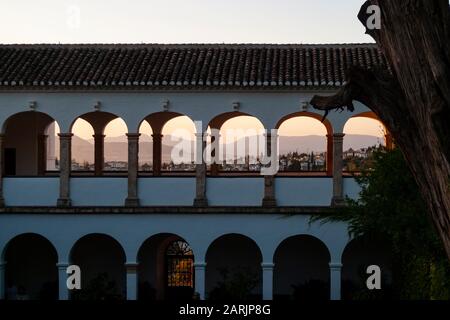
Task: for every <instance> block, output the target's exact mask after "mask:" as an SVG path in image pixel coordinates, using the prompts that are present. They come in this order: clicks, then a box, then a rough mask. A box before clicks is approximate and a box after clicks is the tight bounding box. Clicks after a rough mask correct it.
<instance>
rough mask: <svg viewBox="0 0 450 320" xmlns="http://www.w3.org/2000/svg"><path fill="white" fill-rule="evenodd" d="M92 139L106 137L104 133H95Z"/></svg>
mask: <svg viewBox="0 0 450 320" xmlns="http://www.w3.org/2000/svg"><path fill="white" fill-rule="evenodd" d="M92 137H93V138H104V137H106V135H105V134H103V133H94V134H93V135H92Z"/></svg>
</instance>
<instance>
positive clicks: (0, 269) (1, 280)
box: [0, 261, 6, 300]
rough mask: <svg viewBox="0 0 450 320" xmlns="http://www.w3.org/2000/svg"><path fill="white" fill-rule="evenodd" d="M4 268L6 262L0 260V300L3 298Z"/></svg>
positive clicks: (4, 284) (4, 285)
mask: <svg viewBox="0 0 450 320" xmlns="http://www.w3.org/2000/svg"><path fill="white" fill-rule="evenodd" d="M5 269H6V263H4V262H1V261H0V300H5V298H6V296H5V287H6V279H5Z"/></svg>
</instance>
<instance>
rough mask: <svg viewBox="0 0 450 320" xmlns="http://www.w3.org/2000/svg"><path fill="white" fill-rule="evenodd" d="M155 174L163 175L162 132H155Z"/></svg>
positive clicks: (153, 135)
mask: <svg viewBox="0 0 450 320" xmlns="http://www.w3.org/2000/svg"><path fill="white" fill-rule="evenodd" d="M152 137H153V175H154V176H158V177H159V176H160V175H161V165H162V138H163V135H162V134H161V133H153V134H152Z"/></svg>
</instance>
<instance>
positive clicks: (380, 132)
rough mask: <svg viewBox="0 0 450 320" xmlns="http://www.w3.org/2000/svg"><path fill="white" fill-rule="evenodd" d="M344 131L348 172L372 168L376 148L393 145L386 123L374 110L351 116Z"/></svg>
mask: <svg viewBox="0 0 450 320" xmlns="http://www.w3.org/2000/svg"><path fill="white" fill-rule="evenodd" d="M343 133H344V134H345V136H344V145H343V152H344V153H343V170H344V171H346V172H359V171H362V170H368V169H370V168H371V167H372V166H373V153H374V152H375V151H376V150H379V149H380V148H387V149H392V147H393V142H392V138H391V136H390V134H389V133H388V132H387V130H386V127H385V125H384V124H383V123H382V122H381V121H380V119H379V118H378V117H377V116H376V115H375V114H374V113H373V112H363V113H359V114H356V115H354V116H352V117H351V118H349V119H348V120H347V121H346V122H345V125H344V128H343Z"/></svg>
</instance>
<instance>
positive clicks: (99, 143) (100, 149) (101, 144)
mask: <svg viewBox="0 0 450 320" xmlns="http://www.w3.org/2000/svg"><path fill="white" fill-rule="evenodd" d="M93 137H94V153H95V156H94V163H95V164H94V167H95V175H96V176H101V175H103V168H104V165H105V135H104V134H101V133H96V134H94V135H93Z"/></svg>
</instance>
